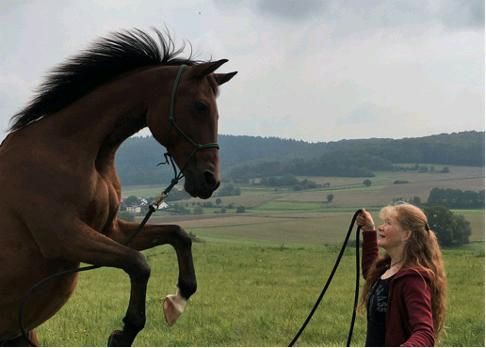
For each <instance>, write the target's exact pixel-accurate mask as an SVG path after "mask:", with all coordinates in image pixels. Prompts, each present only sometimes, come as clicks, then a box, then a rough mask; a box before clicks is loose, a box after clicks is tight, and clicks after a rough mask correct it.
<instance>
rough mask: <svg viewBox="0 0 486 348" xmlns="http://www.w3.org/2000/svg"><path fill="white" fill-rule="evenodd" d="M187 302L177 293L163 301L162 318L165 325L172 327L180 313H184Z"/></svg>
mask: <svg viewBox="0 0 486 348" xmlns="http://www.w3.org/2000/svg"><path fill="white" fill-rule="evenodd" d="M186 304H187V300H186V299H185V298H184V297H182V296H181V295H179V291H178V292H177V294H176V295H168V296H167V297H166V298H165V299H164V303H163V305H162V306H163V309H164V317H165V321H166V322H167V325H169V326H172V325H174V324H175V322H176V321H177V319H179V317H180V316H181V314H182V312H184V308H185V307H186Z"/></svg>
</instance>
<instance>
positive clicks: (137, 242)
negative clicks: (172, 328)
mask: <svg viewBox="0 0 486 348" xmlns="http://www.w3.org/2000/svg"><path fill="white" fill-rule="evenodd" d="M138 226H139V225H138V224H136V223H130V222H126V221H123V220H118V221H117V228H116V229H115V231H114V234H113V236H110V237H112V238H113V239H115V240H117V241H119V242H121V243H124V241H126V240H127V239H128V238H130V236H132V235H133V233H134V232H135V231H136V230H137V229H138ZM163 244H170V245H171V246H172V247H174V249H175V252H176V255H177V261H178V265H179V277H178V282H177V287H178V289H179V290H178V293H177V294H176V295H169V296H167V297H166V298H165V301H164V314H165V319H166V321H167V323H168V324H169V325H172V324H174V323H175V321H176V320H177V318H178V317H179V316H180V314H181V313H182V311H183V310H184V307H185V305H186V302H187V300H188V299H189V297H191V295H192V294H194V293H195V292H196V288H197V282H196V273H195V271H194V263H193V260H192V252H191V246H192V241H191V238H190V237H189V235H188V234H187V233H186V232H185V231H184V230H183V229H182V228H181V227H180V226H177V225H146V226H145V227H144V228H143V230H142V231H140V232H139V233H138V234H137V235H136V236H135V237H134V238H133V239H132V240H131V241H130V243H129V244H128V246H129V247H131V248H134V249H137V250H145V249H150V248H153V247H155V246H157V245H163Z"/></svg>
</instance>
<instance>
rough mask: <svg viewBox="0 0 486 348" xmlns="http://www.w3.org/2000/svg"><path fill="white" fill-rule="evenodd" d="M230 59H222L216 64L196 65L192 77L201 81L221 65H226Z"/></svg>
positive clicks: (192, 70)
mask: <svg viewBox="0 0 486 348" xmlns="http://www.w3.org/2000/svg"><path fill="white" fill-rule="evenodd" d="M227 61H228V59H220V60H217V61H215V62H208V63H201V64H196V65H194V66H193V67H192V69H191V77H193V78H196V79H200V78H203V77H205V76H207V75H209V74H211V73H212V72H213V71H215V70H216V69H217V68H219V67H220V66H221V65H223V64H224V63H226V62H227Z"/></svg>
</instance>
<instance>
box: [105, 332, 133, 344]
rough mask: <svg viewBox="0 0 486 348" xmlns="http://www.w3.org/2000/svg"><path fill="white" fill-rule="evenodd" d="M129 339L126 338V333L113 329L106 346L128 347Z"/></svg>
mask: <svg viewBox="0 0 486 348" xmlns="http://www.w3.org/2000/svg"><path fill="white" fill-rule="evenodd" d="M131 345H132V342H131V340H127V338H126V335H125V334H124V333H123V331H121V330H115V331H113V332H112V333H111V335H110V337H109V338H108V347H130V346H131Z"/></svg>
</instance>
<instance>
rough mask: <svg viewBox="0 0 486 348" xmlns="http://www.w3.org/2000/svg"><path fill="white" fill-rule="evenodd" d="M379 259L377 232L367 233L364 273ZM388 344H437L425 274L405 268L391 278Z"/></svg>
mask: <svg viewBox="0 0 486 348" xmlns="http://www.w3.org/2000/svg"><path fill="white" fill-rule="evenodd" d="M377 258H378V244H377V236H376V232H375V231H369V232H363V258H362V260H361V264H362V267H363V276H364V277H365V279H366V276H367V274H368V272H369V270H370V268H371V266H372V265H373V262H374V261H375V260H376V259H377ZM385 325H386V332H385V345H386V346H388V347H394V346H408V347H413V346H430V347H431V346H433V345H434V343H435V340H434V323H433V318H432V290H431V288H430V285H429V283H428V277H427V275H426V274H425V273H423V272H420V271H419V270H415V269H412V268H403V269H401V270H400V271H398V272H397V273H396V274H395V275H394V276H393V277H392V278H391V279H390V285H389V292H388V310H387V313H386V324H385Z"/></svg>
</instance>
